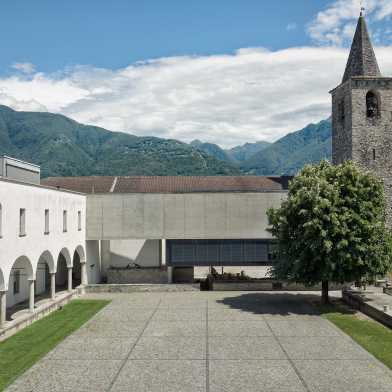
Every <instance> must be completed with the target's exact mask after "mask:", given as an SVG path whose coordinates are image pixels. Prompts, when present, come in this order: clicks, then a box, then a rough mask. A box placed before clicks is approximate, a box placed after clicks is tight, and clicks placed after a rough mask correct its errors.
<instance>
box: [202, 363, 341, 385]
mask: <svg viewBox="0 0 392 392" xmlns="http://www.w3.org/2000/svg"><path fill="white" fill-rule="evenodd" d="M209 378H210V392H239V391H247V392H261V391H263V392H306V389H305V387H304V386H303V384H302V382H301V380H300V379H299V378H298V376H297V374H296V373H295V371H294V369H293V367H292V366H291V364H290V362H289V361H287V360H283V361H263V360H257V361H254V360H251V361H249V360H248V361H228V360H224V361H216V360H213V361H210V372H209ZM336 391H337V390H336Z"/></svg>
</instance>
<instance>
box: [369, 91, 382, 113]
mask: <svg viewBox="0 0 392 392" xmlns="http://www.w3.org/2000/svg"><path fill="white" fill-rule="evenodd" d="M379 114H380V102H379V99H378V97H377V95H376V94H375V93H374V92H373V91H369V92H368V93H367V94H366V116H367V118H377V117H378V116H379Z"/></svg>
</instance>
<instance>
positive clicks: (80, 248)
mask: <svg viewBox="0 0 392 392" xmlns="http://www.w3.org/2000/svg"><path fill="white" fill-rule="evenodd" d="M75 253H77V254H78V255H79V259H80V262H81V263H85V262H86V252H85V251H84V248H83V246H82V245H79V246H77V247H76V249H75V252H74V256H75Z"/></svg>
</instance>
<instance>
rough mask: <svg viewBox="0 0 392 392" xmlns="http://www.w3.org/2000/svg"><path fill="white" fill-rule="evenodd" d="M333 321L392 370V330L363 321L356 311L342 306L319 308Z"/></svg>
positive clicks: (374, 322)
mask: <svg viewBox="0 0 392 392" xmlns="http://www.w3.org/2000/svg"><path fill="white" fill-rule="evenodd" d="M319 310H320V312H321V313H322V316H323V317H324V318H326V319H327V320H329V321H331V322H332V323H333V324H335V325H336V326H337V327H338V328H340V329H341V330H342V331H343V332H345V333H346V334H347V335H349V336H351V337H352V338H353V340H355V341H356V342H357V343H358V344H360V345H361V346H362V347H363V348H364V349H366V350H367V351H369V352H370V353H371V354H373V355H374V356H375V357H376V358H377V359H379V360H380V361H381V362H383V363H384V364H385V365H386V366H388V367H389V368H391V369H392V330H391V329H389V328H387V327H385V326H384V325H382V324H380V323H379V322H377V321H374V320H371V319H361V318H359V317H358V315H356V314H355V312H354V311H350V310H348V309H346V308H343V307H340V306H334V305H331V306H323V307H320V308H319Z"/></svg>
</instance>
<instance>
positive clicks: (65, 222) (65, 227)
mask: <svg viewBox="0 0 392 392" xmlns="http://www.w3.org/2000/svg"><path fill="white" fill-rule="evenodd" d="M66 232H67V211H66V210H64V211H63V233H66Z"/></svg>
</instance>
